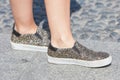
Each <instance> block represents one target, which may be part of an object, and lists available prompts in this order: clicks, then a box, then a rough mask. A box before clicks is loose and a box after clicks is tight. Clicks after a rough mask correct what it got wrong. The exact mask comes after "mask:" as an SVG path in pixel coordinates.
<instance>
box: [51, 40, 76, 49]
mask: <svg viewBox="0 0 120 80" xmlns="http://www.w3.org/2000/svg"><path fill="white" fill-rule="evenodd" d="M74 43H75V40H74V39H69V40H68V39H67V40H62V39H58V40H51V44H52V45H53V46H54V47H56V48H71V47H73V45H74Z"/></svg>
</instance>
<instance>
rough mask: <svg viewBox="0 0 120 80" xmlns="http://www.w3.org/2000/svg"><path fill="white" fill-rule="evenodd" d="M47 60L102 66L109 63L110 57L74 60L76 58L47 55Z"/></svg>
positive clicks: (59, 62)
mask: <svg viewBox="0 0 120 80" xmlns="http://www.w3.org/2000/svg"><path fill="white" fill-rule="evenodd" d="M47 57H48V62H49V63H54V64H74V65H80V66H85V67H103V66H107V65H109V64H111V62H112V57H111V56H110V57H108V58H106V59H103V60H97V61H85V60H76V59H66V58H54V57H51V56H49V55H47Z"/></svg>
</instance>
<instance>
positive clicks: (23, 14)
mask: <svg viewBox="0 0 120 80" xmlns="http://www.w3.org/2000/svg"><path fill="white" fill-rule="evenodd" d="M32 2H33V0H10V3H11V7H12V12H13V16H14V20H15V24H16V27H15V29H16V30H17V31H18V32H19V33H21V34H29V33H35V32H36V29H37V26H36V24H35V22H34V19H33V12H32Z"/></svg>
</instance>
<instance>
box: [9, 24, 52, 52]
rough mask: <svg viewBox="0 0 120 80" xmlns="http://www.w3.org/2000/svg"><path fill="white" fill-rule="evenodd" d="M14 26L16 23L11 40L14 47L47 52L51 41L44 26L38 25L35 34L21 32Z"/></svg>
mask: <svg viewBox="0 0 120 80" xmlns="http://www.w3.org/2000/svg"><path fill="white" fill-rule="evenodd" d="M14 28H15V24H14V26H13V32H12V36H11V41H10V43H11V46H12V48H13V49H17V50H30V51H42V52H47V49H48V44H49V42H50V41H49V38H48V34H47V32H46V31H44V30H43V29H42V28H40V27H38V28H37V31H36V33H35V34H20V33H19V32H17V31H16V30H15V29H14Z"/></svg>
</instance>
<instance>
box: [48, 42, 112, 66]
mask: <svg viewBox="0 0 120 80" xmlns="http://www.w3.org/2000/svg"><path fill="white" fill-rule="evenodd" d="M48 62H50V63H55V64H74V65H81V66H86V67H104V66H107V65H109V64H111V62H112V57H111V56H110V55H109V54H108V53H106V52H96V51H93V50H90V49H88V48H86V47H84V46H83V45H81V44H80V43H78V42H77V41H76V42H75V44H74V46H73V47H72V48H65V49H64V48H63V49H58V48H55V47H53V46H52V45H51V44H50V45H49V47H48Z"/></svg>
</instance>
